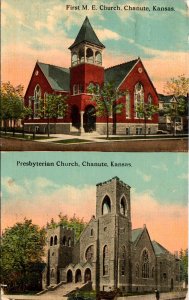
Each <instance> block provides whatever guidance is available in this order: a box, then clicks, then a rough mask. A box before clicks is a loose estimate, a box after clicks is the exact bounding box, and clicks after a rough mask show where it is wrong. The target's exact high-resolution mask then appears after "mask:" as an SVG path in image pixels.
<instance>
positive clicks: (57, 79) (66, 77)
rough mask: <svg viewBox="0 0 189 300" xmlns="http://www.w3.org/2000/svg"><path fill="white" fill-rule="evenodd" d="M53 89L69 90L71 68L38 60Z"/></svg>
mask: <svg viewBox="0 0 189 300" xmlns="http://www.w3.org/2000/svg"><path fill="white" fill-rule="evenodd" d="M37 64H38V66H39V67H40V69H41V71H42V72H43V74H44V75H45V77H46V79H47V81H48V82H49V84H50V86H51V87H52V89H54V90H56V91H69V89H70V70H69V69H67V68H61V67H58V66H54V65H49V64H44V63H41V62H37Z"/></svg>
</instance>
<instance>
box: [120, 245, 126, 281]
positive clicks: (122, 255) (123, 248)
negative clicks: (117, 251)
mask: <svg viewBox="0 0 189 300" xmlns="http://www.w3.org/2000/svg"><path fill="white" fill-rule="evenodd" d="M125 263H126V251H125V246H122V247H121V275H122V276H124V275H125Z"/></svg>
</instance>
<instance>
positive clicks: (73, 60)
mask: <svg viewBox="0 0 189 300" xmlns="http://www.w3.org/2000/svg"><path fill="white" fill-rule="evenodd" d="M75 65H77V53H75V52H74V53H73V54H72V66H75Z"/></svg>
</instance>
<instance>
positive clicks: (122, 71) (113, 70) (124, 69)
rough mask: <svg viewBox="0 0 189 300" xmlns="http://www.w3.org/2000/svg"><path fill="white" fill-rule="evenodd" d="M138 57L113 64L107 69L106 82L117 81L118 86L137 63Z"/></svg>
mask: <svg viewBox="0 0 189 300" xmlns="http://www.w3.org/2000/svg"><path fill="white" fill-rule="evenodd" d="M137 61H138V59H135V60H132V61H129V62H126V63H123V64H120V65H117V66H113V67H110V68H107V69H105V82H107V81H110V82H111V81H112V82H114V83H115V86H116V87H118V86H119V85H120V84H121V82H122V81H123V80H124V78H125V77H127V75H128V74H129V72H130V71H131V70H132V68H133V67H134V66H135V64H136V63H137Z"/></svg>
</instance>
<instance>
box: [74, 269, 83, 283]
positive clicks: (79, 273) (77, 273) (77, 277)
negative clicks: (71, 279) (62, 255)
mask: <svg viewBox="0 0 189 300" xmlns="http://www.w3.org/2000/svg"><path fill="white" fill-rule="evenodd" d="M81 281H82V276H81V270H80V269H77V270H76V272H75V283H77V282H81Z"/></svg>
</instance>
